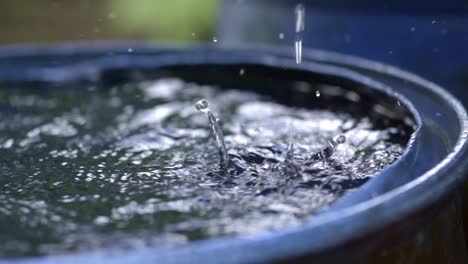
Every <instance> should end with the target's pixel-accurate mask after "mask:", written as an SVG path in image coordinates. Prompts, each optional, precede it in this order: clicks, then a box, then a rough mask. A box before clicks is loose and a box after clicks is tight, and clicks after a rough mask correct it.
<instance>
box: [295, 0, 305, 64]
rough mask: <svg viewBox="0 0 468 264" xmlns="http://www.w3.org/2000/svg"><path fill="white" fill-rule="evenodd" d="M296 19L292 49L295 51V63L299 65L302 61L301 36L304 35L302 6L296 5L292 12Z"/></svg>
mask: <svg viewBox="0 0 468 264" xmlns="http://www.w3.org/2000/svg"><path fill="white" fill-rule="evenodd" d="M294 14H295V18H296V39H295V41H294V49H295V51H296V63H297V64H299V63H301V61H302V35H303V33H304V22H305V7H304V5H302V4H298V5H296V8H295V10H294Z"/></svg>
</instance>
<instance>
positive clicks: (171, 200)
mask: <svg viewBox="0 0 468 264" xmlns="http://www.w3.org/2000/svg"><path fill="white" fill-rule="evenodd" d="M39 88H40V87H33V88H21V89H19V88H6V87H3V88H2V89H0V155H1V159H0V171H1V176H0V241H2V242H1V243H0V256H3V257H5V256H8V257H11V256H25V255H42V254H62V253H66V252H72V251H84V250H97V249H103V248H112V247H117V248H134V247H140V246H145V245H156V246H157V245H176V244H182V243H186V242H188V241H190V240H197V239H204V238H208V237H216V236H224V235H239V234H242V235H250V234H255V233H258V232H262V231H268V230H274V229H279V228H284V227H290V226H294V225H298V224H300V223H301V222H302V221H303V220H304V219H306V217H308V216H310V215H312V214H314V212H316V211H317V210H319V209H323V208H325V207H326V206H328V205H329V204H330V203H332V202H333V201H335V200H336V199H338V198H339V197H341V196H343V195H346V194H347V193H348V192H350V191H353V190H354V189H355V188H357V187H358V186H360V185H361V184H363V183H365V182H366V181H367V180H368V179H369V178H371V177H372V176H373V175H374V174H375V173H376V172H378V171H379V170H381V169H382V168H384V167H386V166H387V165H388V164H390V163H392V162H394V161H395V160H396V159H397V158H398V157H399V156H400V155H401V154H402V152H403V151H404V148H405V145H406V142H407V140H408V138H409V133H411V129H410V128H408V127H406V126H405V125H403V124H402V122H395V121H389V120H386V122H383V123H385V124H386V125H385V126H382V125H381V124H380V125H376V124H375V123H374V122H373V121H371V120H370V119H368V118H362V117H353V116H351V115H350V114H347V113H346V112H339V113H338V112H332V111H330V110H308V109H300V108H293V107H288V106H284V105H281V104H278V103H275V102H274V101H273V100H271V99H270V98H268V97H265V96H260V95H258V94H255V93H250V92H245V91H244V92H241V91H236V90H220V89H217V88H214V87H209V86H200V85H195V84H187V83H183V82H182V81H180V80H177V79H162V80H159V81H156V82H148V83H140V84H128V85H124V86H119V87H114V88H111V89H107V88H106V89H104V88H89V89H88V90H90V91H85V90H83V89H63V88H50V87H43V89H39ZM317 96H319V94H317ZM200 98H206V99H207V100H208V101H209V102H210V104H211V108H212V109H211V110H212V111H213V112H214V113H217V114H218V116H219V117H220V121H221V123H222V127H223V130H224V135H225V140H226V147H227V148H228V150H229V154H230V158H231V159H232V161H233V162H234V164H235V170H231V171H230V172H229V173H225V172H223V171H220V169H219V163H218V162H219V157H218V151H217V149H216V146H215V144H214V141H213V139H212V138H211V135H210V131H209V128H208V123H207V119H206V116H205V115H203V114H201V113H199V112H197V110H196V109H195V108H194V103H195V102H196V101H197V100H199V99H200ZM349 103H350V104H358V105H359V102H351V101H350V102H349ZM362 107H366V106H365V105H362ZM384 119H386V117H383V116H382V117H381V119H379V120H384ZM338 134H344V135H345V136H346V138H347V140H346V143H344V144H341V145H339V146H337V148H336V151H335V153H334V154H333V155H332V157H331V158H330V159H328V160H321V161H317V162H312V163H310V164H308V165H301V164H303V162H305V161H306V160H307V159H308V158H309V157H310V156H311V154H312V153H315V152H317V151H320V150H321V149H323V148H324V147H326V146H327V140H329V139H330V138H333V137H335V136H336V135H338ZM288 144H289V145H290V146H293V148H292V149H293V151H292V152H291V151H290V153H289V157H290V159H289V161H287V162H285V158H286V156H287V151H288ZM289 149H291V147H290V148H289ZM298 164H299V165H298Z"/></svg>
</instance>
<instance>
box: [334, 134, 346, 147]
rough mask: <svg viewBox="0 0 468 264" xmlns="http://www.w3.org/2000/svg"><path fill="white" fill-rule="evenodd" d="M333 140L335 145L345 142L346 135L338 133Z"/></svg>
mask: <svg viewBox="0 0 468 264" xmlns="http://www.w3.org/2000/svg"><path fill="white" fill-rule="evenodd" d="M333 141H334V142H335V143H336V145H339V144H343V143H345V142H346V136H345V135H342V134H341V135H338V136H336V137H335V138H333Z"/></svg>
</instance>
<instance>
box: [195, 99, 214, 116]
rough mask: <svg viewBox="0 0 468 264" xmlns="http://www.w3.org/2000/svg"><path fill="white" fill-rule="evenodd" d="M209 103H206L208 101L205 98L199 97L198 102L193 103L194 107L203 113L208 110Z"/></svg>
mask: <svg viewBox="0 0 468 264" xmlns="http://www.w3.org/2000/svg"><path fill="white" fill-rule="evenodd" d="M209 107H210V105H209V104H208V101H206V100H205V99H201V100H199V101H198V102H196V103H195V108H196V109H197V110H198V111H201V112H203V113H206V112H208V111H210V108H209Z"/></svg>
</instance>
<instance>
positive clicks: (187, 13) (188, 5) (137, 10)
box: [109, 0, 218, 42]
mask: <svg viewBox="0 0 468 264" xmlns="http://www.w3.org/2000/svg"><path fill="white" fill-rule="evenodd" d="M109 4H110V10H111V13H110V16H111V17H115V18H116V19H114V22H113V25H114V26H115V27H117V28H120V29H123V30H126V31H128V32H132V33H133V34H141V35H143V36H146V37H148V38H150V39H153V40H167V41H171V42H190V41H201V40H207V39H208V38H211V37H212V35H213V32H214V29H215V26H216V19H217V18H216V15H217V13H218V12H217V9H218V1H217V0H137V1H129V0H113V1H110V2H109Z"/></svg>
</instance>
